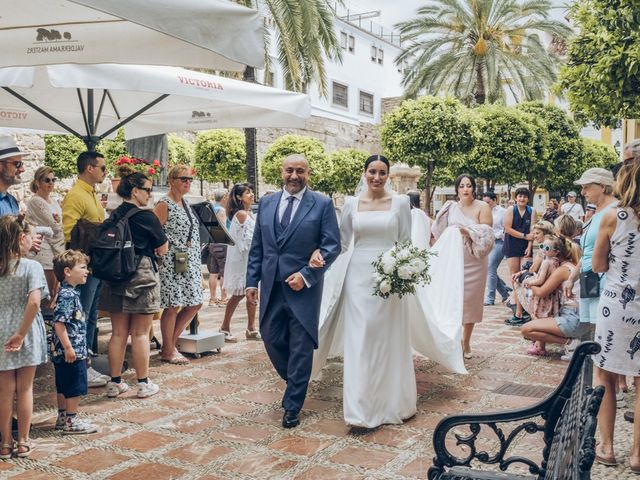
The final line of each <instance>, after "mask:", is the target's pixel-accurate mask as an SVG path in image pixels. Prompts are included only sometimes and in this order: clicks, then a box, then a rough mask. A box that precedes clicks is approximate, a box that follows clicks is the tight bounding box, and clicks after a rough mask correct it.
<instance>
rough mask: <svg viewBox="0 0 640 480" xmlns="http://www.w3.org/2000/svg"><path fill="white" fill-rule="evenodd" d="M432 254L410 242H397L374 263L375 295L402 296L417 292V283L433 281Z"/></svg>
mask: <svg viewBox="0 0 640 480" xmlns="http://www.w3.org/2000/svg"><path fill="white" fill-rule="evenodd" d="M432 255H434V254H433V253H431V252H428V251H427V250H422V249H419V248H417V247H414V246H413V245H412V244H411V243H410V242H403V243H396V245H395V246H394V247H393V248H392V249H391V250H389V251H388V252H385V253H383V254H381V255H380V256H379V257H378V258H377V259H376V260H375V261H374V262H373V263H372V265H373V268H374V273H373V277H374V280H375V285H374V289H373V295H377V296H379V297H382V298H389V296H390V295H398V297H400V298H402V296H403V295H407V294H415V293H416V285H426V284H428V283H429V282H430V281H431V277H430V276H429V257H431V256H432Z"/></svg>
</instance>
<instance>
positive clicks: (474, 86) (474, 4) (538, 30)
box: [396, 0, 572, 104]
mask: <svg viewBox="0 0 640 480" xmlns="http://www.w3.org/2000/svg"><path fill="white" fill-rule="evenodd" d="M430 3H431V5H429V6H425V7H421V8H419V9H418V11H417V15H416V18H414V19H412V20H408V21H405V22H401V23H399V24H398V25H396V28H398V29H399V30H400V33H401V35H402V36H403V41H404V42H408V46H407V47H406V48H405V49H404V50H403V52H402V53H401V54H400V55H399V56H398V58H397V59H396V64H397V65H399V66H401V65H408V68H407V69H406V73H405V75H404V78H403V86H404V87H405V94H406V95H407V96H410V97H412V96H416V95H417V94H418V93H420V92H425V93H428V94H436V93H439V92H444V93H448V94H452V95H454V96H456V97H458V98H460V99H461V100H462V101H463V102H465V103H467V104H473V103H475V104H483V103H485V102H487V101H488V102H490V103H493V102H495V101H497V100H500V99H504V98H505V85H506V88H508V89H509V91H510V92H511V93H512V95H513V96H514V97H515V99H516V101H521V100H539V99H542V98H544V94H545V93H546V92H547V91H548V89H549V87H550V86H551V85H553V83H555V80H556V73H557V67H558V63H559V60H560V59H559V57H558V55H557V54H556V52H555V51H554V50H553V49H546V48H545V46H544V45H543V42H542V40H541V39H540V34H543V33H544V34H549V35H551V37H552V39H554V40H556V41H558V40H559V41H566V39H568V38H569V37H570V36H571V34H572V31H571V28H569V27H568V26H567V25H565V24H563V23H562V22H559V21H556V20H553V19H551V18H549V12H550V9H551V2H549V1H548V0H523V1H520V0H432V1H431V2H430Z"/></svg>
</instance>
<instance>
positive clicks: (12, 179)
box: [0, 135, 24, 217]
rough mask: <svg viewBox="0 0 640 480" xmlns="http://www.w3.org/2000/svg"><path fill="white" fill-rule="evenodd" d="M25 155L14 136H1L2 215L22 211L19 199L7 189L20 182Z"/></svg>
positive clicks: (0, 204)
mask: <svg viewBox="0 0 640 480" xmlns="http://www.w3.org/2000/svg"><path fill="white" fill-rule="evenodd" d="M23 155H24V154H23V153H22V152H21V151H20V149H19V148H18V145H17V144H16V142H15V140H14V139H13V138H12V137H10V136H8V135H2V136H0V217H2V216H4V215H18V214H19V213H20V207H19V206H18V200H16V197H14V196H13V195H11V194H10V193H8V192H7V190H8V189H9V187H11V186H12V185H17V184H18V183H20V174H21V173H22V172H24V162H23V161H22V156H23Z"/></svg>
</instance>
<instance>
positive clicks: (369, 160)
mask: <svg viewBox="0 0 640 480" xmlns="http://www.w3.org/2000/svg"><path fill="white" fill-rule="evenodd" d="M373 162H382V163H384V164H385V165H386V166H387V170H389V169H390V168H391V165H390V164H389V160H387V158H386V157H383V156H382V155H371V156H370V157H369V158H367V160H366V161H365V162H364V171H365V172H366V171H367V168H369V165H371V164H372V163H373Z"/></svg>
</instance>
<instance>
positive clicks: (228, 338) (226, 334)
mask: <svg viewBox="0 0 640 480" xmlns="http://www.w3.org/2000/svg"><path fill="white" fill-rule="evenodd" d="M219 332H220V333H223V334H224V341H225V342H226V343H236V342H237V341H238V339H237V338H236V337H235V336H233V335H231V332H229V331H227V330H219Z"/></svg>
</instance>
